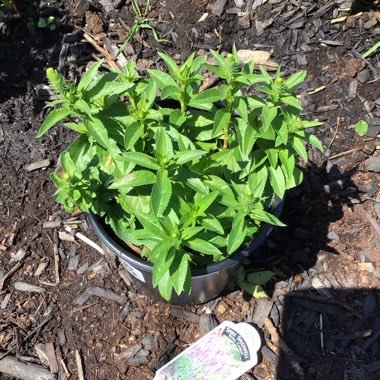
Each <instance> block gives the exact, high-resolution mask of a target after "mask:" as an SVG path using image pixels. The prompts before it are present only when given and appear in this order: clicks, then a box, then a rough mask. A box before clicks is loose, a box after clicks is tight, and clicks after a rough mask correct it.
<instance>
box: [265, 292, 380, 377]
mask: <svg viewBox="0 0 380 380" xmlns="http://www.w3.org/2000/svg"><path fill="white" fill-rule="evenodd" d="M319 293H320V294H323V296H321V295H318V294H317V293H315V292H314V293H313V292H311V291H310V290H305V291H295V292H291V293H289V294H287V295H286V296H285V298H284V305H283V307H284V309H283V314H282V320H281V326H282V331H281V339H282V342H281V348H282V349H281V352H280V355H279V362H278V365H277V368H276V366H275V365H274V366H273V367H272V372H274V376H275V378H276V379H278V380H287V379H314V380H322V379H323V380H329V379H334V380H335V379H355V380H364V379H366V380H375V379H379V374H380V308H379V302H380V291H379V290H378V289H332V288H322V289H319Z"/></svg>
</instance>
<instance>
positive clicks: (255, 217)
mask: <svg viewBox="0 0 380 380" xmlns="http://www.w3.org/2000/svg"><path fill="white" fill-rule="evenodd" d="M211 53H212V55H213V57H214V59H215V62H216V64H215V65H211V64H207V63H206V58H205V57H203V56H198V57H196V56H195V55H194V54H192V55H191V56H190V57H189V58H188V59H187V60H186V61H185V62H184V63H182V65H180V66H178V65H177V64H176V63H175V62H174V60H173V59H172V58H170V57H169V56H168V55H165V54H161V53H160V57H161V58H162V60H163V61H164V62H165V64H166V66H167V69H168V73H166V72H164V71H159V70H154V69H151V70H148V75H147V77H146V78H142V77H140V76H138V75H137V74H136V71H135V63H134V62H133V61H129V62H128V64H127V65H126V67H125V70H124V71H123V72H108V73H106V74H101V73H99V68H100V66H101V64H102V62H101V61H100V62H98V63H96V64H94V65H92V66H91V67H90V68H89V69H88V70H87V72H86V73H85V74H84V76H83V78H82V79H81V81H80V82H79V83H78V84H77V85H73V84H71V83H69V82H67V81H66V80H65V79H64V78H63V77H62V76H61V75H60V74H59V73H58V72H57V71H56V70H54V69H51V68H50V69H48V70H47V77H48V80H49V83H50V85H51V87H52V88H53V89H54V91H55V92H56V93H57V94H58V95H59V100H56V101H54V102H52V103H50V104H49V106H54V105H58V108H55V109H53V110H52V111H51V112H50V113H49V114H48V116H47V117H46V119H45V121H44V122H43V124H42V126H41V128H40V131H39V133H38V137H41V136H42V135H44V134H45V133H46V132H47V131H48V130H49V129H50V128H51V127H53V126H54V125H55V124H56V123H57V122H59V121H60V120H62V119H65V120H66V121H67V122H66V124H65V125H66V126H67V127H68V128H71V129H73V130H74V131H76V132H78V133H79V137H78V138H77V139H76V140H75V141H74V142H73V143H72V144H71V145H70V146H69V147H68V148H67V149H66V150H65V151H64V152H63V153H62V155H61V165H62V169H63V170H62V172H59V173H53V174H52V180H53V181H54V183H55V184H56V185H57V187H58V190H57V192H56V197H57V201H58V202H60V203H62V204H63V205H64V206H65V208H66V209H67V210H68V211H69V212H71V211H73V210H74V208H79V209H80V210H83V211H85V212H88V211H92V212H94V213H95V214H97V215H100V216H101V217H104V218H105V221H106V222H107V223H108V224H109V225H110V226H111V227H112V228H113V230H114V231H115V233H116V235H118V236H119V237H120V238H121V239H123V240H124V241H127V242H128V243H131V244H134V245H137V246H139V247H141V248H142V255H143V256H144V257H146V259H147V260H148V261H149V262H151V263H153V266H154V272H153V282H154V286H158V287H159V290H160V292H161V294H162V296H163V297H164V298H166V299H170V297H171V294H172V291H173V289H174V291H175V292H177V293H178V294H179V293H181V292H190V291H191V268H192V266H193V265H203V264H207V263H210V262H217V261H220V260H223V259H225V258H226V257H228V256H229V255H231V254H233V253H234V252H235V251H236V250H238V249H239V248H240V247H241V246H242V245H244V244H247V243H249V242H250V241H251V240H252V239H253V238H254V236H255V235H256V234H257V232H258V231H259V229H260V226H261V225H262V223H270V224H273V225H278V226H282V225H283V224H282V223H281V222H280V220H278V219H277V218H276V217H275V216H273V215H272V214H270V209H271V205H272V203H273V201H274V199H275V198H283V197H284V194H285V191H286V190H287V189H290V188H292V187H294V186H297V185H298V184H300V183H301V181H302V172H301V171H300V169H299V168H298V167H297V160H298V157H301V158H302V159H303V160H304V161H306V160H307V153H306V148H305V143H309V144H311V145H314V146H316V147H317V148H319V149H321V150H322V145H321V143H320V142H319V140H318V139H317V138H316V137H315V136H314V135H312V134H310V133H308V132H306V129H307V128H309V127H314V126H317V125H319V123H318V122H313V121H304V120H302V119H301V117H300V112H301V106H300V103H299V102H298V100H297V97H296V96H295V90H296V89H297V88H298V87H299V86H300V85H301V84H302V82H303V80H304V78H305V74H306V73H305V72H304V71H302V72H299V73H297V74H294V75H292V76H290V77H289V78H287V79H285V80H284V79H282V78H281V75H280V70H278V72H277V74H276V76H275V78H272V77H271V76H270V75H269V74H268V73H267V72H266V71H265V70H264V69H262V68H260V73H254V70H253V64H252V63H249V64H246V65H245V66H244V67H242V68H240V66H239V60H238V57H237V53H236V49H234V51H233V54H228V55H227V56H226V57H223V56H222V55H220V54H219V53H217V52H215V51H211ZM204 69H207V70H209V71H211V72H214V73H215V74H216V75H218V77H219V78H220V79H221V80H222V84H221V85H220V86H219V87H217V88H209V89H207V90H204V91H202V92H201V91H200V86H201V85H202V83H203V79H204V78H203V74H202V73H203V72H204ZM246 88H250V89H251V91H250V93H254V94H255V95H245V93H246ZM158 92H159V94H160V96H159V97H158V98H157V93H158ZM258 94H260V95H258ZM173 103H174V104H173ZM173 105H174V106H173Z"/></svg>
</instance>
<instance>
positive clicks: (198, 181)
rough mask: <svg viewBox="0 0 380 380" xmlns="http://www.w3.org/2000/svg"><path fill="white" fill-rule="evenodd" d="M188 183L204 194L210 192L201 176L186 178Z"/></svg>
mask: <svg viewBox="0 0 380 380" xmlns="http://www.w3.org/2000/svg"><path fill="white" fill-rule="evenodd" d="M186 185H187V186H189V187H190V188H191V189H193V190H194V191H196V192H200V193H202V194H208V192H209V190H208V188H207V186H206V185H205V184H204V183H203V182H202V180H201V179H200V178H188V179H187V180H186Z"/></svg>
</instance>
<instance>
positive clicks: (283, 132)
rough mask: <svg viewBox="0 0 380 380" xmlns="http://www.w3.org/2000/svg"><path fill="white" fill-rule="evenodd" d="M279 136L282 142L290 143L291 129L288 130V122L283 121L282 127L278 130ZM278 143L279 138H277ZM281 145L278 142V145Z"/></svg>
mask: <svg viewBox="0 0 380 380" xmlns="http://www.w3.org/2000/svg"><path fill="white" fill-rule="evenodd" d="M277 136H278V137H279V140H280V142H281V143H282V144H284V145H286V144H287V143H288V138H289V131H288V125H287V123H285V122H283V123H282V124H281V127H280V128H279V129H278V130H277ZM276 143H277V140H276ZM278 145H280V143H279V144H276V146H278Z"/></svg>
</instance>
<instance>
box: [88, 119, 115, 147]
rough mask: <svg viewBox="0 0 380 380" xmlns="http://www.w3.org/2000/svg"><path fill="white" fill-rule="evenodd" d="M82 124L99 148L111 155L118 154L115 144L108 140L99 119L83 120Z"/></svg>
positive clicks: (104, 128)
mask: <svg viewBox="0 0 380 380" xmlns="http://www.w3.org/2000/svg"><path fill="white" fill-rule="evenodd" d="M83 122H84V125H85V127H86V128H87V130H88V133H89V134H90V135H91V136H92V137H93V138H94V140H95V141H96V142H97V143H98V144H99V145H100V146H102V147H103V148H105V149H107V150H108V151H109V152H110V153H112V154H115V153H119V152H120V150H119V148H118V147H117V145H116V142H115V141H114V140H112V139H110V138H109V136H108V131H107V129H106V127H105V126H104V124H103V123H102V121H101V120H100V119H98V118H96V117H91V118H86V119H84V120H83Z"/></svg>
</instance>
